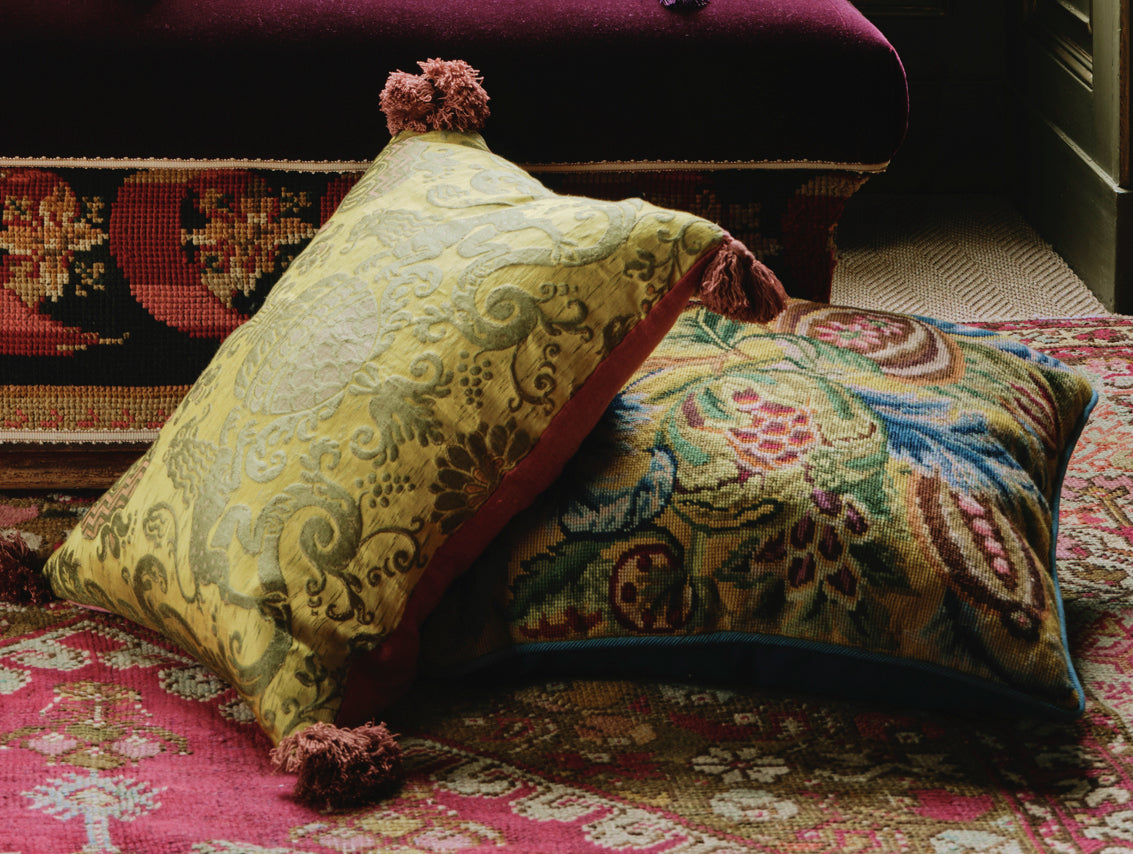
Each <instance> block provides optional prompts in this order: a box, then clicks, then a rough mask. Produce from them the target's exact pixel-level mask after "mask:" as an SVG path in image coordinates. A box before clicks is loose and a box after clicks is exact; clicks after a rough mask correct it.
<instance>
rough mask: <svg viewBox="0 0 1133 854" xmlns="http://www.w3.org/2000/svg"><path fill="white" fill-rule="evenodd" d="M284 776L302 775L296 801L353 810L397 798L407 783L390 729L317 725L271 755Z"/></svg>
mask: <svg viewBox="0 0 1133 854" xmlns="http://www.w3.org/2000/svg"><path fill="white" fill-rule="evenodd" d="M271 761H272V764H273V765H274V766H275V767H276V768H277V769H278V770H280V771H284V772H287V773H289V774H297V775H298V780H296V782H295V797H296V798H297V799H299V800H300V801H303V802H304V803H307V804H310V805H311V806H315V807H326V808H328V809H347V808H350V807H356V806H363V805H365V804H370V803H374V802H375V801H378V800H381V799H382V798H385V797H388V796H389V795H391V794H393V792H394V790H395V789H396V788H397V786H398V785H399V784H400V782H401V775H402V771H401V747H400V745H398V743H397V739H396V738H394V736H393V735H392V734H391V733H390V731H389V730H388V729H387V728H386V726H385V724H372V723H371V724H364V725H362V726H358V727H354V728H345V727H337V726H334V725H333V724H326V723H316V724H311V725H310V726H309V727H306V728H305V729H302V730H299V731H298V732H294V733H292V734H291V735H289V736H287V737H285V738H284V739H283V740H282V741H280V742H279V744H277V745H276V746H275V748H274V749H273V750H272V752H271Z"/></svg>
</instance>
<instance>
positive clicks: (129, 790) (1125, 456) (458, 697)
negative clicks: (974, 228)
mask: <svg viewBox="0 0 1133 854" xmlns="http://www.w3.org/2000/svg"><path fill="white" fill-rule="evenodd" d="M989 325H990V326H992V327H994V328H996V329H999V330H1002V331H1005V332H1008V333H1011V334H1013V335H1015V336H1016V337H1018V338H1020V339H1022V340H1023V341H1025V342H1027V343H1029V344H1031V345H1032V346H1034V347H1036V348H1038V349H1041V350H1044V351H1045V352H1047V353H1050V354H1051V355H1054V356H1056V357H1057V358H1059V359H1061V360H1063V361H1065V362H1067V363H1069V364H1072V365H1076V366H1078V367H1079V368H1081V369H1082V370H1084V371H1086V372H1088V373H1089V374H1090V375H1091V376H1092V377H1093V378H1095V380H1096V382H1097V384H1098V387H1099V389H1100V390H1101V391H1102V392H1103V394H1102V398H1101V401H1100V403H1099V405H1098V407H1097V409H1096V410H1095V414H1094V416H1093V418H1092V420H1091V422H1090V424H1089V425H1088V427H1087V429H1086V431H1085V434H1084V436H1083V437H1082V440H1081V443H1080V445H1079V447H1078V450H1077V453H1076V454H1075V456H1074V458H1073V461H1072V463H1071V467H1070V472H1069V476H1068V477H1067V480H1066V484H1065V489H1064V493H1063V498H1062V515H1061V528H1060V533H1059V539H1058V554H1059V560H1060V566H1059V571H1060V576H1061V582H1062V587H1063V591H1064V594H1065V597H1066V600H1067V601H1066V605H1067V614H1068V620H1069V624H1070V625H1069V634H1070V638H1071V642H1072V646H1073V650H1074V654H1075V656H1076V659H1077V663H1078V666H1079V670H1080V673H1081V676H1082V680H1083V682H1084V684H1085V686H1086V689H1087V692H1088V700H1087V706H1086V714H1085V716H1084V717H1083V718H1082V719H1081V720H1080V721H1078V722H1076V723H1072V724H1057V725H1055V724H1045V723H1035V722H1031V721H1024V720H1010V719H994V718H979V719H975V718H967V717H964V716H957V715H940V714H925V713H918V712H913V711H905V710H895V709H891V708H881V707H874V706H866V705H857V704H850V703H845V702H835V701H831V700H827V699H824V698H823V697H822V695H821V691H820V690H819V691H817V692H816V693H815V694H814V695H812V696H787V695H776V694H769V693H761V692H757V691H754V690H751V689H749V688H745V687H744V686H741V685H719V684H717V685H709V684H661V683H654V682H642V681H616V682H608V681H607V682H602V681H582V680H549V679H542V680H534V681H530V680H529V681H524V682H513V683H502V684H491V685H488V684H482V685H467V684H459V685H458V684H453V683H431V684H421V685H420V686H418V688H417V689H415V690H414V692H413V693H412V694H411V695H410V696H409V697H408V698H407V699H405V700H404V701H403V702H402V703H401V704H399V705H398V706H397V707H396V708H395V709H393V710H391V711H390V712H389V714H388V715H387V719H388V720H389V722H390V723H391V725H392V726H393V727H394V728H395V730H396V731H398V732H400V733H401V734H402V739H401V740H402V743H403V745H404V746H405V748H406V750H407V753H408V767H409V771H408V779H407V781H406V783H405V785H404V787H403V788H402V789H401V790H400V792H399V793H397V794H396V795H395V796H394V797H392V798H390V799H389V800H388V801H386V802H384V803H381V804H379V805H376V806H372V807H367V808H363V809H359V810H355V811H350V812H341V813H321V812H318V811H312V810H310V809H308V808H305V807H303V806H300V805H299V804H297V803H296V802H295V801H293V800H292V797H291V790H292V780H291V778H289V777H283V776H280V775H277V774H275V773H273V772H272V771H271V769H270V768H269V765H268V761H267V749H268V745H267V743H266V740H265V739H263V737H262V736H261V735H260V732H259V729H258V728H257V727H256V726H255V725H254V724H253V723H252V721H251V720H250V717H249V714H248V713H247V711H246V709H245V707H244V706H243V705H242V704H241V703H240V702H239V701H238V700H237V699H236V698H235V696H234V694H233V693H232V692H231V691H230V690H229V689H227V688H226V687H225V686H224V685H223V684H221V683H220V682H218V681H217V680H216V679H215V678H214V677H213V676H212V675H210V674H209V672H208V671H206V670H204V669H203V668H202V667H200V666H198V665H196V664H195V663H194V662H193V661H192V660H190V659H188V658H186V657H185V656H184V655H183V654H181V653H179V652H177V651H175V650H173V649H172V648H171V647H170V646H169V645H167V644H166V643H165V642H163V641H162V640H160V639H159V638H158V637H156V636H154V635H151V634H150V633H148V632H146V631H144V630H141V629H138V628H136V627H134V626H132V625H130V624H129V623H126V622H125V621H123V620H121V619H118V618H116V617H110V616H105V615H101V614H95V613H91V612H87V611H82V610H79V609H77V608H74V607H72V606H69V605H64V604H56V605H54V606H51V607H48V608H43V609H39V608H18V607H14V606H0V816H2V817H3V821H2V822H0V852H5V854H8V852H19V854H65V852H85V854H94V852H131V853H132V854H151V852H159V851H160V852H186V854H189V852H192V854H336V853H337V852H342V854H346V852H405V854H409V852H457V851H460V852H489V851H513V852H524V853H525V854H532V852H548V854H550V852H554V854H565V852H571V854H574V852H578V854H585V852H640V853H641V854H662V852H665V854H726V852H814V854H819V852H831V854H833V852H912V854H920V852H928V854H977V852H978V854H1024V852H1051V854H1056V852H1057V854H1065V853H1066V852H1090V854H1122V852H1133V754H1131V751H1130V745H1131V744H1133V640H1131V638H1133V319H1125V318H1096V319H1074V320H1044V321H1025V322H1005V323H998V324H989ZM91 500H92V496H86V495H63V494H55V493H51V494H47V493H42V494H22V495H17V494H7V495H0V530H9V529H15V530H18V531H19V532H21V533H22V535H23V536H24V538H25V539H26V540H27V542H28V543H29V544H30V545H32V546H33V547H34V548H36V549H38V550H40V551H42V552H46V551H48V550H50V549H51V547H52V545H53V544H54V543H55V542H57V541H58V540H59V539H60V538H61V537H62V535H63V534H64V532H65V531H66V530H68V529H69V528H70V527H71V526H72V525H74V524H75V523H76V521H77V519H78V518H79V516H80V515H81V513H82V512H83V510H84V508H85V507H86V506H88V505H89V503H90V501H91ZM816 687H817V688H819V689H820V687H821V686H816Z"/></svg>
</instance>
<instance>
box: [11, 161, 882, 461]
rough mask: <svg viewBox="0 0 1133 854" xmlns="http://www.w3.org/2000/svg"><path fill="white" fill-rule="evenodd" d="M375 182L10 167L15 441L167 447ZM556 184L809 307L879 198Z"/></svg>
mask: <svg viewBox="0 0 1133 854" xmlns="http://www.w3.org/2000/svg"><path fill="white" fill-rule="evenodd" d="M95 167H97V168H95ZM363 171H364V167H362V166H360V165H357V164H307V165H304V164H295V165H288V166H287V167H286V168H284V167H283V166H273V165H271V164H255V163H253V164H240V165H225V164H224V163H219V164H209V165H208V166H207V167H206V166H192V165H191V164H185V163H180V164H172V163H170V164H167V163H163V162H160V161H154V162H153V163H152V164H147V163H146V162H143V163H141V164H139V166H138V167H137V168H133V167H131V168H119V167H116V166H114V165H113V162H112V161H108V162H106V163H98V162H94V163H92V164H90V165H88V166H84V167H76V166H71V165H67V166H61V165H56V164H52V163H50V162H45V163H43V164H41V165H36V164H34V163H30V164H27V165H9V166H0V210H2V212H3V216H2V220H0V439H4V440H8V441H29V440H31V441H40V440H43V439H49V440H51V439H53V440H69V441H75V440H85V441H100V440H101V441H104V440H108V439H109V440H115V439H125V438H138V437H146V436H149V437H152V436H153V435H155V434H156V431H157V429H159V428H160V426H161V424H163V423H164V422H165V420H166V419H167V418H168V417H169V415H170V414H171V413H172V411H173V409H174V408H175V407H176V405H177V403H178V402H179V401H180V400H181V398H182V397H183V396H184V394H185V392H186V391H187V390H188V387H189V385H190V384H191V383H192V382H193V381H194V380H195V379H196V377H197V376H198V375H199V374H200V372H201V371H202V370H203V369H204V367H205V365H207V363H208V361H209V359H210V358H211V357H212V355H213V354H214V353H215V351H216V348H217V346H218V345H219V343H220V341H221V340H223V339H224V338H225V337H226V336H227V335H228V334H229V333H231V332H232V331H233V330H234V329H236V328H237V327H238V326H239V325H240V324H242V323H243V322H244V321H245V320H247V319H248V318H249V317H250V316H252V315H253V314H254V313H255V312H256V311H257V310H258V308H259V307H260V305H262V303H263V301H264V298H265V297H266V296H267V294H268V293H269V292H270V290H271V288H272V287H273V286H274V284H275V282H276V281H278V280H279V278H280V276H281V275H282V274H283V272H284V271H285V270H286V269H287V267H288V266H289V264H290V263H291V261H292V260H293V259H294V258H295V257H296V256H297V255H298V254H299V253H300V252H301V251H302V249H303V248H304V247H305V246H306V245H307V244H308V243H309V242H310V240H311V239H312V238H313V236H314V234H315V232H316V231H317V230H318V228H319V227H320V226H321V225H322V224H323V223H324V222H325V221H326V220H327V219H329V217H330V215H331V214H332V213H333V212H334V211H335V209H336V208H337V206H338V205H339V203H340V202H341V201H342V199H343V198H344V197H345V195H346V193H347V192H348V191H349V189H350V188H351V187H352V186H353V185H354V184H355V183H356V182H357V180H358V179H359V178H360V177H361V175H362V172H363ZM542 178H543V180H544V181H545V183H546V184H547V186H549V187H550V188H552V189H555V190H557V191H558V192H562V193H569V194H575V195H586V196H592V197H595V198H604V199H621V198H626V197H629V196H640V197H643V198H645V199H647V200H649V201H651V202H653V203H654V204H657V205H659V206H662V207H669V208H675V209H679V210H689V211H692V212H694V213H696V214H698V215H700V216H703V217H705V218H707V219H710V220H712V221H714V222H720V223H722V224H724V225H725V227H727V228H729V229H730V231H731V232H732V234H734V235H735V236H736V237H737V238H738V239H740V240H742V241H744V242H745V243H746V244H747V245H748V246H749V247H750V248H752V250H753V251H755V253H756V254H757V255H758V257H760V258H761V259H763V260H765V261H767V262H768V263H769V264H771V265H772V266H773V267H775V268H776V271H777V272H778V273H779V275H780V278H781V279H783V280H784V281H785V282H786V283H787V284H788V286H790V287H792V288H793V289H794V290H795V291H796V292H808V291H815V290H818V291H821V290H822V289H823V288H827V289H828V288H829V283H830V279H831V277H832V271H833V264H834V254H833V251H834V250H833V241H832V238H831V232H832V228H833V225H834V223H835V222H836V220H837V218H838V216H839V215H840V214H841V211H842V208H843V207H844V205H845V202H846V200H847V199H848V198H849V197H850V196H851V195H852V194H853V193H854V191H855V190H856V189H857V188H858V186H859V185H860V184H861V182H862V181H863V180H864V178H863V177H861V176H857V175H839V174H832V175H818V176H816V175H814V174H812V173H804V174H799V173H795V172H786V173H766V174H764V173H759V174H747V173H736V172H719V173H715V172H696V171H678V172H642V173H633V174H616V173H615V174H606V173H587V172H585V171H579V172H569V171H568V172H563V173H554V174H546V175H543V176H542ZM751 199H760V200H761V201H760V202H752V201H750V200H751Z"/></svg>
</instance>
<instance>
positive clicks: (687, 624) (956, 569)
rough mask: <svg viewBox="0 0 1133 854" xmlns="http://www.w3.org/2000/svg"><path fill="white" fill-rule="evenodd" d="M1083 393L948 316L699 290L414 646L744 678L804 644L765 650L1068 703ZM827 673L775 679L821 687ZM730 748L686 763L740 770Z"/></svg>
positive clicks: (1054, 705) (1073, 685) (441, 655)
mask: <svg viewBox="0 0 1133 854" xmlns="http://www.w3.org/2000/svg"><path fill="white" fill-rule="evenodd" d="M1092 400H1093V390H1092V388H1091V385H1090V383H1089V382H1088V381H1087V380H1086V379H1085V378H1084V377H1083V376H1082V375H1080V374H1079V373H1077V372H1075V371H1073V370H1070V369H1068V368H1066V367H1065V366H1063V365H1061V364H1060V363H1057V362H1055V361H1054V360H1053V359H1050V358H1048V357H1045V356H1042V355H1041V354H1039V353H1037V352H1035V351H1032V350H1029V349H1027V348H1025V347H1023V346H1022V345H1020V344H1017V343H1015V342H1013V341H1011V340H1009V339H1005V338H999V337H997V336H993V335H991V334H989V333H986V332H982V331H979V330H975V329H970V328H964V327H959V326H956V325H953V324H946V323H938V322H934V321H929V320H925V319H921V318H916V317H910V316H905V315H897V314H888V313H884V312H869V311H862V310H858V309H853V308H840V307H836V306H828V305H824V304H820V303H809V302H804V301H796V302H793V303H792V304H791V305H789V306H788V308H787V309H786V310H785V311H784V312H783V313H782V314H781V315H780V316H779V317H778V318H777V319H776V320H775V321H773V322H772V323H771V324H770V325H767V326H762V325H758V324H739V323H736V322H734V321H732V320H728V319H725V318H723V317H720V316H719V315H716V314H713V313H712V312H710V311H708V310H707V309H705V308H703V307H701V308H697V309H690V310H689V311H688V312H686V313H685V314H684V316H683V317H682V318H681V320H680V321H678V323H677V325H676V326H674V327H673V329H672V330H670V332H669V334H668V336H667V337H666V339H665V340H664V341H663V342H662V343H661V345H660V346H659V347H658V348H657V349H656V350H655V351H654V353H653V354H652V356H651V357H650V358H649V359H648V360H647V361H646V362H645V364H643V365H642V367H641V368H640V369H639V370H638V372H637V373H636V374H635V376H634V377H633V379H632V380H631V381H630V382H629V383H628V384H627V385H626V387H625V388H624V389H623V391H622V393H621V394H620V395H619V396H618V398H617V399H616V400H615V401H614V402H613V404H612V405H611V406H610V408H609V409H608V410H607V413H606V417H605V419H604V421H603V422H602V424H601V425H600V426H599V428H598V429H597V430H596V431H595V433H594V434H592V435H591V437H590V438H589V439H588V441H587V443H586V444H585V445H584V446H583V449H582V450H581V451H580V453H579V454H578V455H577V456H576V458H575V459H574V460H573V461H572V463H571V465H570V466H569V467H568V470H567V474H566V475H565V477H564V478H563V480H562V481H560V483H559V484H557V485H556V487H555V488H554V489H552V490H550V491H548V493H547V494H546V495H545V496H544V497H543V499H542V500H541V502H540V503H539V504H538V505H537V506H535V507H533V508H531V509H530V510H529V511H528V512H526V513H525V514H523V515H522V516H521V517H519V518H518V519H517V520H516V522H515V523H514V525H513V526H512V527H510V528H509V530H508V531H507V532H505V534H504V535H502V536H501V537H500V538H499V539H498V540H497V541H496V543H495V544H494V545H493V547H492V549H491V551H490V552H489V553H488V554H487V555H486V556H485V557H484V559H483V560H482V561H480V562H479V563H478V564H477V566H476V567H475V568H474V569H473V570H472V571H471V572H470V573H469V575H468V576H467V577H466V578H465V579H464V580H463V581H462V583H461V585H460V588H459V589H458V591H457V592H455V593H454V594H453V595H452V596H450V598H449V599H448V600H447V601H446V602H445V603H444V605H443V606H442V609H441V610H439V611H438V612H437V614H436V615H435V617H434V619H433V620H432V622H431V623H430V628H429V633H428V635H427V638H428V640H429V641H430V642H429V643H428V644H427V648H428V649H430V650H431V654H432V655H434V656H435V659H434V662H433V663H434V666H435V667H437V668H438V669H440V670H448V669H453V668H459V669H475V668H476V667H477V666H479V663H488V662H497V661H501V662H502V661H507V660H509V657H510V656H517V657H518V658H519V661H520V663H522V664H524V665H526V666H533V667H538V666H539V662H540V661H542V660H543V658H542V657H543V656H545V657H546V660H547V661H548V662H551V664H549V665H548V666H553V664H554V663H559V662H565V663H566V666H568V667H569V666H570V663H572V662H574V663H575V664H576V665H577V664H579V663H581V662H585V661H588V660H589V661H594V660H595V659H594V658H590V659H587V658H586V656H587V655H591V656H601V657H602V658H603V661H604V666H605V667H613V668H617V666H618V665H617V662H618V661H619V660H620V659H619V658H618V656H619V654H621V655H624V656H629V658H628V661H631V662H633V663H632V664H627V665H626V667H627V668H629V670H630V671H632V670H633V668H634V667H637V666H639V665H641V666H645V667H649V666H653V667H656V668H659V669H660V670H661V671H662V672H670V671H669V670H667V669H666V665H665V663H664V660H665V659H664V657H666V656H667V657H669V658H672V659H674V660H676V661H678V662H680V663H679V664H675V665H673V669H676V668H681V670H680V673H683V672H685V670H687V671H688V672H695V673H698V674H700V675H704V674H705V673H706V672H710V673H712V674H713V675H717V676H719V675H724V676H726V677H730V678H743V679H747V678H752V679H755V680H756V681H757V682H758V681H760V679H761V678H762V673H763V672H764V671H765V670H767V669H772V670H774V668H775V667H777V666H779V665H777V664H774V662H776V661H778V660H780V659H783V660H789V655H791V654H793V653H794V651H796V650H799V649H801V650H805V651H807V652H809V653H811V654H812V656H818V658H813V657H812V658H810V659H806V661H807V662H810V663H809V664H806V665H805V666H804V664H802V663H797V662H796V664H793V665H782V666H783V667H786V668H787V669H790V670H793V671H795V672H797V673H799V674H805V672H806V671H807V668H808V667H811V666H814V665H815V662H817V661H818V660H820V659H821V658H822V657H824V656H825V657H827V658H828V659H829V658H831V657H833V658H837V657H841V658H842V659H843V660H844V662H845V664H846V665H847V666H848V665H851V664H853V663H855V662H857V663H861V662H865V663H867V664H869V665H871V666H873V667H874V668H879V669H881V670H886V669H889V670H891V669H892V668H894V667H899V666H906V667H907V668H913V669H914V670H917V671H918V672H922V673H923V672H928V673H931V674H934V675H935V676H936V677H938V678H939V679H941V680H942V681H944V682H947V681H948V680H950V679H952V680H957V684H961V685H972V684H984V685H988V686H993V687H992V688H991V690H992V691H993V693H994V694H995V695H996V696H998V695H999V694H1004V695H1009V696H1012V697H1014V698H1015V699H1017V700H1020V701H1021V702H1023V704H1024V705H1025V706H1027V707H1028V708H1031V709H1032V710H1036V709H1037V710H1041V711H1043V712H1045V713H1053V714H1056V715H1057V714H1071V715H1072V714H1074V713H1075V711H1076V710H1077V709H1078V707H1079V704H1080V702H1081V700H1082V695H1081V689H1080V687H1079V685H1078V682H1077V677H1076V675H1075V673H1074V669H1073V666H1072V665H1071V662H1070V659H1069V654H1068V651H1067V649H1066V646H1065V642H1064V640H1063V626H1062V612H1061V602H1060V599H1059V594H1058V589H1057V585H1056V581H1055V576H1054V571H1053V570H1054V556H1053V551H1052V549H1053V522H1054V518H1055V517H1054V511H1055V508H1056V502H1057V498H1058V490H1059V485H1060V483H1061V478H1062V472H1063V467H1064V466H1065V465H1066V462H1067V459H1068V454H1069V451H1070V449H1071V448H1072V447H1073V443H1074V441H1075V440H1076V436H1077V431H1078V429H1079V428H1080V427H1081V424H1082V422H1083V419H1084V418H1085V416H1086V415H1087V413H1088V411H1089V408H1090V407H1091V405H1092ZM659 640H665V641H666V643H665V644H659V643H657V641H659ZM698 649H700V650H704V652H703V653H701V655H700V657H699V658H698V657H696V655H697V653H696V650H698ZM713 650H716V652H714V651H713ZM745 650H746V651H748V653H746V654H750V658H744V657H743V656H744V655H745ZM572 656H573V657H572ZM784 656H788V658H784ZM720 662H725V663H724V664H721V663H720ZM727 662H732V664H731V665H730V667H731V669H729V665H728V664H727ZM902 672H903V673H907V672H908V670H907V669H906V670H903V671H902ZM823 673H826V674H827V676H826V677H822V678H819V677H817V676H816V677H815V679H814V680H809V681H808V680H807V678H806V677H805V675H800V676H799V677H798V679H797V680H796V681H794V682H792V683H791V684H792V685H796V684H798V683H799V682H802V683H804V684H810V687H811V688H812V689H815V690H819V691H825V690H828V689H836V688H837V687H838V681H839V678H840V677H839V675H838V673H837V672H832V670H831V667H829V666H827V667H826V668H825V669H824V670H823ZM905 678H906V677H905V676H894V677H893V678H890V679H884V678H882V679H881V682H882V684H890V685H892V686H895V687H893V689H892V690H891V691H890V693H892V694H896V695H901V688H900V687H899V686H900V685H901V684H903V681H902V680H903V679H905ZM939 690H943V689H939ZM914 691H915V692H916V693H910V694H909V695H908V696H905V697H903V698H902V697H898V698H899V699H905V700H908V699H914V700H917V699H924V695H926V694H928V692H927V691H922V689H920V688H917V689H910V692H914ZM973 702H974V701H973ZM741 758H742V757H741ZM717 759H719V760H720V761H719V762H717V761H716V760H717ZM724 759H725V757H723V756H719V757H717V756H715V754H713V755H711V756H709V757H706V758H703V760H702V765H703V766H704V767H705V768H708V767H712V768H716V767H717V766H719V767H720V768H721V769H722V770H721V772H720V773H724V774H732V775H737V774H738V775H740V776H743V775H744V774H748V773H749V772H748V771H747V770H743V771H739V770H736V769H738V768H740V767H741V765H740V764H738V763H739V759H735V757H728V762H732V763H733V764H732V765H729V764H728V762H725V761H724ZM744 767H745V768H746V766H744ZM760 767H762V766H760ZM751 773H755V772H754V771H753V772H751ZM758 773H760V774H763V773H766V772H764V771H762V770H761V771H759V772H758ZM737 779H739V777H737ZM753 779H754V778H753Z"/></svg>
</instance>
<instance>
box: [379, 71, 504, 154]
mask: <svg viewBox="0 0 1133 854" xmlns="http://www.w3.org/2000/svg"><path fill="white" fill-rule="evenodd" d="M417 65H419V66H420V67H421V71H422V72H424V73H422V74H410V73H408V72H406V71H395V72H393V73H392V74H390V75H389V77H388V78H387V79H386V85H385V88H384V89H382V94H381V97H380V104H381V108H382V112H383V113H385V114H386V127H387V128H389V132H390V134H391V135H396V134H398V133H400V132H401V131H403V130H411V131H416V132H418V133H424V132H425V131H430V130H452V131H462V132H467V133H470V132H473V131H478V130H480V128H482V127H483V126H484V122H485V121H487V118H488V112H489V111H488V93H487V92H486V91H485V90H484V87H483V86H482V85H480V83H481V80H482V79H483V78H482V77H480V72H479V71H477V70H476V69H475V68H473V67H472V66H471V65H469V64H468V63H467V62H465V61H464V60H463V59H453V60H444V59H427V60H424V61H423V62H418V63H417Z"/></svg>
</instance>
